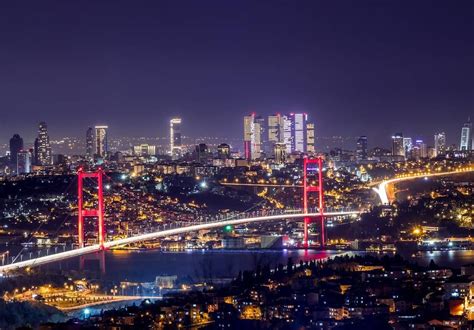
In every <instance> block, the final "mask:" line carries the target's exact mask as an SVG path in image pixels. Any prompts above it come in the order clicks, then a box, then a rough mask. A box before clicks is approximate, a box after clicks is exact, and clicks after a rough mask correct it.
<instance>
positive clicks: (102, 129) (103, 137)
mask: <svg viewBox="0 0 474 330" xmlns="http://www.w3.org/2000/svg"><path fill="white" fill-rule="evenodd" d="M108 128H109V127H108V126H105V125H98V126H96V127H95V155H96V156H97V157H100V158H106V157H107V153H108V151H109V144H108V140H107V138H108V137H107V130H108Z"/></svg>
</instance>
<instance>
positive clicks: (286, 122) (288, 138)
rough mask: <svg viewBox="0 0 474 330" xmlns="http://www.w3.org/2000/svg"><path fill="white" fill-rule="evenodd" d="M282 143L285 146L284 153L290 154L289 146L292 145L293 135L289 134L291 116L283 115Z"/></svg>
mask: <svg viewBox="0 0 474 330" xmlns="http://www.w3.org/2000/svg"><path fill="white" fill-rule="evenodd" d="M283 143H284V144H285V146H286V153H287V154H291V150H292V149H291V146H292V145H293V136H292V134H291V118H290V117H289V116H284V117H283Z"/></svg>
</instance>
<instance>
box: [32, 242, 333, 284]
mask: <svg viewBox="0 0 474 330" xmlns="http://www.w3.org/2000/svg"><path fill="white" fill-rule="evenodd" d="M339 254H341V252H337V251H313V250H309V251H304V250H238V251H228V250H214V251H213V250H210V251H209V250H206V251H197V250H192V251H183V252H162V251H158V250H146V251H106V252H105V254H104V257H105V273H104V274H103V275H102V276H101V279H102V280H107V281H113V282H118V281H130V282H151V281H154V279H155V277H156V276H158V275H177V276H178V281H185V282H194V281H200V280H203V279H204V280H205V279H229V278H233V277H236V276H237V275H238V273H239V271H241V270H242V271H243V270H252V269H255V268H256V267H257V266H258V265H260V266H264V265H269V266H270V267H272V268H274V267H276V266H278V264H279V263H281V264H284V265H286V263H287V261H288V258H292V260H293V262H294V263H297V262H299V261H300V260H304V261H306V260H315V259H324V258H328V257H334V256H336V255H339ZM99 265H100V254H99V253H97V254H94V255H91V256H87V257H86V261H85V269H86V270H88V268H89V269H90V268H95V269H97V268H98V266H99ZM41 267H43V268H44V269H51V270H53V269H63V270H79V269H80V261H79V258H72V259H69V260H66V261H61V262H57V263H53V264H49V265H44V266H41Z"/></svg>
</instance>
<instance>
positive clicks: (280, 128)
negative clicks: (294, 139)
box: [265, 113, 285, 155]
mask: <svg viewBox="0 0 474 330" xmlns="http://www.w3.org/2000/svg"><path fill="white" fill-rule="evenodd" d="M284 124H285V122H284V117H283V116H282V115H280V114H279V113H277V114H275V115H270V116H268V125H267V127H268V138H267V145H266V146H265V149H266V150H265V152H266V153H267V154H268V155H270V154H273V151H274V148H273V147H274V146H275V144H276V143H283V139H284Z"/></svg>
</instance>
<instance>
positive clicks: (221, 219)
mask: <svg viewBox="0 0 474 330" xmlns="http://www.w3.org/2000/svg"><path fill="white" fill-rule="evenodd" d="M322 164H323V160H322V158H314V159H309V158H305V159H304V162H303V185H302V188H303V207H302V208H301V209H292V210H288V209H284V210H280V209H274V210H263V211H254V212H249V213H239V214H236V215H235V214H231V215H220V216H217V217H214V218H207V219H201V218H197V219H195V220H194V221H193V222H185V223H182V222H175V223H171V224H170V225H169V226H167V227H165V226H163V227H161V228H158V230H155V231H152V232H146V233H137V234H135V235H134V236H130V237H126V238H121V239H116V240H112V241H107V240H106V234H105V233H106V232H105V216H104V210H105V206H104V197H103V176H104V171H103V170H102V169H101V168H99V169H98V170H97V171H94V172H84V171H83V170H82V169H79V171H78V173H77V177H78V185H77V186H78V192H77V196H78V244H77V246H78V247H77V248H76V249H73V250H69V251H62V252H58V253H54V254H50V255H45V256H38V257H36V258H32V259H29V260H22V259H23V258H20V260H18V259H19V258H15V259H14V260H13V261H12V263H10V264H6V265H5V264H4V265H2V266H0V275H1V274H6V273H8V272H11V271H15V270H18V269H22V268H28V267H35V266H40V265H44V264H48V263H52V262H57V261H62V260H66V259H69V258H73V257H79V256H84V255H87V254H91V253H95V252H98V251H102V250H105V249H109V248H113V247H117V246H125V245H129V244H134V243H138V242H143V241H148V240H155V239H159V238H164V237H168V236H175V235H182V234H186V233H189V232H194V231H200V230H206V229H213V228H219V227H225V226H228V225H231V226H234V225H243V224H251V223H259V222H264V221H275V220H285V221H288V220H297V219H303V221H304V238H303V246H304V247H305V248H308V226H309V224H310V223H311V222H312V221H313V220H314V219H318V220H319V224H320V239H321V241H320V246H321V247H324V246H325V218H327V217H348V216H355V217H357V215H359V214H360V213H361V211H359V210H345V209H337V210H331V209H325V206H324V191H323V175H322V172H323V166H322ZM311 176H315V178H316V180H312V181H311V183H310V181H309V180H308V178H309V177H311ZM86 178H91V179H93V180H94V179H95V180H97V186H98V194H97V206H96V207H95V208H93V209H85V208H84V205H85V203H84V201H83V181H84V179H86ZM316 181H317V184H315V182H316ZM312 193H316V195H317V196H316V197H317V207H310V205H309V203H310V200H311V199H310V194H312ZM88 217H94V218H97V220H98V234H97V239H98V244H93V245H88V246H86V245H85V241H84V219H85V218H88Z"/></svg>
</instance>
